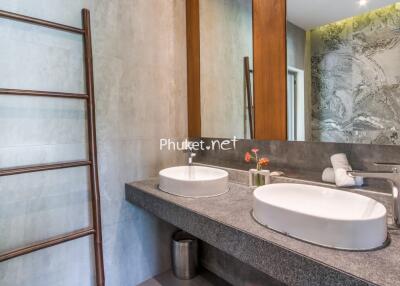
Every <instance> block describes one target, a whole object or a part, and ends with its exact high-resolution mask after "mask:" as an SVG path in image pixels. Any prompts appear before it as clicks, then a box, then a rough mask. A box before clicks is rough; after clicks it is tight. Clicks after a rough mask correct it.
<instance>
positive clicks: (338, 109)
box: [199, 0, 400, 144]
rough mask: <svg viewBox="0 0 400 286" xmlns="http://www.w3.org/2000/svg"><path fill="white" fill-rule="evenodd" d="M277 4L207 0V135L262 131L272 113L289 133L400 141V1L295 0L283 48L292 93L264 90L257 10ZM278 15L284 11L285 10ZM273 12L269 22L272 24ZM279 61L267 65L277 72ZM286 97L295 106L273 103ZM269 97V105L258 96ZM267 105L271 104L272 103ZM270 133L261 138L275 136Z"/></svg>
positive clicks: (203, 21)
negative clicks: (258, 126) (261, 87)
mask: <svg viewBox="0 0 400 286" xmlns="http://www.w3.org/2000/svg"><path fill="white" fill-rule="evenodd" d="M271 1H272V0H271ZM274 1H278V2H279V1H281V0H274ZM282 1H284V0H282ZM255 3H258V5H257V6H255ZM260 3H261V4H260ZM279 3H280V2H279ZM271 5H272V4H271ZM271 5H269V7H268V8H265V7H266V6H268V5H265V2H264V3H263V2H262V1H256V0H254V1H252V0H201V1H199V30H200V41H199V42H200V88H199V89H200V104H199V105H200V115H201V136H203V137H225V138H232V137H233V136H236V137H237V138H254V129H255V124H257V122H260V121H262V119H260V117H264V122H262V124H264V126H262V127H263V128H270V129H273V128H275V125H276V126H277V129H279V130H281V133H283V136H280V137H279V140H285V139H287V140H290V141H314V142H337V143H366V144H400V134H399V132H400V66H399V63H400V2H395V1H393V0H335V1H332V0H287V1H286V10H287V13H286V15H287V19H286V20H287V21H286V56H285V50H284V49H285V48H283V49H282V50H279V51H278V52H277V53H279V54H282V55H283V57H286V62H287V78H286V84H287V89H286V94H284V92H283V93H282V92H273V91H271V90H268V91H266V92H264V93H263V92H260V91H259V90H257V81H259V80H260V79H263V77H261V78H260V72H259V70H260V64H258V59H259V58H260V53H256V52H255V47H257V44H256V42H257V39H258V38H257V37H255V38H254V37H253V35H254V33H255V29H256V28H257V26H254V25H256V24H257V25H259V23H260V21H258V22H257V23H256V22H255V18H254V17H255V15H257V14H256V12H254V13H255V15H254V17H253V11H252V10H254V9H256V8H257V9H260V7H263V9H273V8H271V7H273V5H272V6H271ZM253 6H254V7H253ZM257 13H259V15H260V11H258V12H257ZM264 13H265V14H266V15H268V12H265V11H264ZM282 14H284V13H282ZM271 15H272V16H271ZM270 17H275V18H276V19H274V22H275V21H279V19H278V17H279V15H278V13H276V11H274V13H270ZM264 18H265V17H264ZM259 19H260V18H258V20H259ZM282 19H284V17H283V18H282ZM253 22H254V23H253ZM267 22H268V21H267ZM274 22H271V21H269V22H268V23H267V24H268V25H267V27H268V29H270V28H269V27H271V23H272V26H273V23H274ZM283 23H284V21H283ZM264 26H265V25H264ZM282 27H283V26H282ZM258 28H259V27H258ZM268 29H264V30H265V31H267V32H269V33H270V34H274V33H272V31H269V30H268ZM260 30H261V29H258V31H260ZM257 33H258V32H257ZM284 33H285V28H284V27H283V28H282V31H281V32H280V34H284ZM276 34H277V35H278V36H276V37H279V35H280V34H279V33H276ZM258 37H260V34H258ZM283 38H284V37H283ZM266 43H268V44H269V43H270V44H271V45H275V46H276V45H277V43H276V41H270V40H268V41H264V43H263V44H264V45H265V44H266ZM253 45H254V46H253ZM258 47H259V46H258ZM264 47H265V46H264ZM258 50H259V49H258ZM253 53H254V55H255V57H256V58H255V59H254V60H253ZM277 53H276V54H274V55H267V56H268V57H270V59H267V60H266V61H265V57H264V61H263V63H262V65H261V66H266V65H265V64H264V63H268V62H269V60H271V62H272V63H273V59H272V58H275V57H277ZM257 57H258V58H257ZM253 62H254V63H253ZM253 64H254V66H256V68H255V70H254V72H253ZM267 66H268V65H267ZM283 66H284V65H283ZM278 69H279V68H278V67H277V66H276V65H275V66H274V65H273V64H272V65H271V66H268V67H267V68H266V70H267V72H270V73H275V72H276V70H278ZM263 72H265V70H264V71H263ZM256 74H258V76H257V77H256V78H257V81H256V82H254V80H253V77H255V75H256ZM284 74H285V72H284V71H283V73H282V76H279V78H284ZM265 81H268V78H266V80H265ZM270 81H271V80H270ZM275 81H276V78H275V79H274V82H273V83H271V82H269V83H268V84H269V85H270V86H271V85H274V84H275ZM253 83H254V86H255V87H256V94H255V95H254V89H253ZM283 86H285V84H284V85H283ZM257 91H258V93H257ZM260 97H262V98H261V100H260ZM271 97H273V98H272V100H275V102H272V101H271ZM277 98H280V99H279V100H278V104H280V106H279V108H281V107H282V102H283V107H284V106H285V105H286V114H283V113H284V112H283V111H284V110H285V108H283V109H278V106H275V107H274V104H277ZM260 102H262V103H263V104H264V106H257V105H258V103H260ZM255 103H257V104H256V106H254V105H255ZM266 107H269V108H270V109H269V112H263V110H262V109H264V108H266ZM271 108H272V109H271ZM254 110H258V112H254ZM275 110H279V111H278V112H275V113H274V111H275ZM282 114H283V116H282ZM268 115H271V116H270V118H269V119H268V121H265V116H268ZM277 116H280V118H277V119H276V122H275V121H274V120H275V118H276V117H277ZM285 121H286V123H285ZM255 122H256V123H255ZM265 122H267V123H268V124H266V123H265ZM282 122H283V124H282ZM274 124H275V125H274ZM285 126H286V128H285ZM282 130H283V131H282ZM256 135H257V134H256ZM285 135H286V136H285ZM264 137H265V136H264ZM264 137H262V138H258V137H257V136H256V137H255V138H256V139H276V138H264Z"/></svg>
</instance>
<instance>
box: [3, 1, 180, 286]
mask: <svg viewBox="0 0 400 286" xmlns="http://www.w3.org/2000/svg"><path fill="white" fill-rule="evenodd" d="M83 7H85V8H89V9H90V10H91V16H92V33H93V49H94V76H95V98H96V116H97V118H96V119H97V120H96V121H97V137H98V138H97V141H98V157H99V175H100V190H101V203H102V226H103V249H104V260H105V274H106V283H107V285H109V286H114V285H115V286H124V285H129V286H131V285H137V284H139V283H140V282H142V281H144V280H146V279H148V278H150V277H152V276H154V275H156V274H158V273H160V272H163V271H165V270H167V269H169V268H170V257H169V241H170V240H169V239H170V235H171V233H172V232H173V231H174V228H173V227H172V226H170V225H168V224H166V223H164V222H162V221H160V220H158V219H157V218H155V217H153V216H152V215H150V214H148V213H146V212H144V211H143V210H141V209H139V208H135V207H133V206H132V205H130V204H129V203H127V202H126V201H125V198H124V184H125V183H126V182H130V181H134V180H137V179H142V178H147V177H150V176H154V175H156V174H157V172H158V170H159V169H161V168H163V167H166V166H170V165H174V164H179V162H181V161H182V159H183V158H182V157H179V156H177V154H176V153H174V152H171V153H169V152H160V151H159V138H160V137H167V138H168V137H174V138H184V137H186V132H187V131H186V129H187V128H186V122H187V119H186V31H185V25H184V23H185V1H184V0H130V1H129V0H115V1H106V0H77V1H68V0H20V1H0V9H2V10H8V11H11V12H16V13H21V14H26V15H30V16H33V17H39V18H43V19H47V20H50V21H56V22H60V23H64V24H67V25H72V26H77V27H79V26H81V14H80V11H81V8H83ZM0 37H1V39H2V40H1V41H0V64H1V66H2V68H1V69H0V78H1V83H0V86H1V87H6V88H27V89H41V90H54V91H65V92H83V91H84V77H83V64H82V63H83V59H82V41H81V38H80V36H76V35H72V34H68V33H66V34H64V33H62V32H59V31H53V30H48V29H45V28H43V27H34V26H30V25H27V24H20V23H13V22H10V21H8V20H0ZM85 117H86V114H85V108H84V104H83V102H81V101H79V100H71V101H68V100H62V99H48V98H25V97H18V98H16V97H9V96H7V97H5V96H1V97H0V134H1V136H0V168H3V167H10V166H15V165H25V164H33V163H45V162H56V161H63V160H80V159H84V158H86V157H87V150H86V135H85V134H86V127H85V126H86V121H85ZM0 195H1V197H2V199H1V200H0V251H4V250H8V249H11V248H14V247H18V246H22V245H25V244H26V243H31V242H33V241H36V240H39V239H43V238H48V237H49V236H52V235H57V234H60V233H64V232H67V231H69V230H73V229H76V228H80V227H83V226H87V225H88V223H89V222H90V204H89V196H88V193H87V173H86V169H85V168H74V169H68V170H60V171H51V172H42V173H35V174H26V175H21V176H16V177H4V178H0ZM92 268H93V261H92V243H91V240H90V239H87V238H84V239H79V240H76V241H73V242H70V243H65V244H61V245H59V246H57V247H53V248H48V249H46V250H42V251H38V252H35V253H32V254H29V255H26V256H22V257H19V258H15V259H11V260H8V261H6V262H2V263H0V285H2V286H25V285H32V286H36V285H38V286H39V285H40V286H47V285H55V286H75V285H76V286H81V285H85V286H88V285H93V282H94V277H93V274H94V271H93V269H92Z"/></svg>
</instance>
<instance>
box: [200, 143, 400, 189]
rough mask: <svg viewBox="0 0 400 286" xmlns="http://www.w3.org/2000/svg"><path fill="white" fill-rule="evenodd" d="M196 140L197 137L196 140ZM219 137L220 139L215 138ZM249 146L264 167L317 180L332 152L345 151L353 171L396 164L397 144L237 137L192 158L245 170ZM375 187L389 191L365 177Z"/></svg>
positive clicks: (399, 153) (399, 152) (398, 156)
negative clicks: (231, 145) (228, 146)
mask: <svg viewBox="0 0 400 286" xmlns="http://www.w3.org/2000/svg"><path fill="white" fill-rule="evenodd" d="M197 140H200V139H197ZM202 140H203V141H204V146H211V145H212V140H217V139H214V138H213V139H211V138H202ZM218 140H223V139H218ZM252 148H258V149H259V150H260V151H259V155H260V156H267V157H268V158H269V159H270V165H269V167H267V169H269V170H272V171H284V172H285V173H286V175H288V176H289V177H293V178H300V179H307V180H312V181H321V176H322V171H323V170H324V168H326V167H331V162H330V157H331V156H332V155H333V154H336V153H345V154H346V155H347V157H348V160H349V163H350V165H351V166H352V167H353V169H356V170H370V171H378V170H386V171H390V170H391V168H390V167H383V166H375V165H374V163H375V162H392V163H397V164H400V146H395V145H373V144H344V143H322V142H290V141H262V140H239V141H238V142H236V149H232V150H218V149H217V148H216V150H204V151H200V152H198V154H197V156H196V157H195V161H196V162H198V163H204V164H211V165H217V166H223V167H230V168H236V169H241V170H248V169H250V168H254V167H255V165H254V163H247V162H245V160H244V155H245V153H246V152H249V151H250V150H251V149H252ZM366 181H367V184H370V185H372V186H374V187H375V188H382V191H384V192H391V188H390V186H389V185H387V184H386V183H384V182H383V181H382V180H366Z"/></svg>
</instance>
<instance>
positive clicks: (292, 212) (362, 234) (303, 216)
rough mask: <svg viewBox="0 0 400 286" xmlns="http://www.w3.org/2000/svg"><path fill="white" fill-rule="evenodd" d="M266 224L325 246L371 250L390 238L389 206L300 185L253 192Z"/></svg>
mask: <svg viewBox="0 0 400 286" xmlns="http://www.w3.org/2000/svg"><path fill="white" fill-rule="evenodd" d="M253 197H254V200H253V216H254V218H255V219H256V220H257V221H258V222H259V223H261V224H262V225H264V226H267V227H269V228H271V229H274V230H276V231H279V232H282V233H284V234H287V235H290V236H292V237H295V238H299V239H301V240H304V241H308V242H312V243H315V244H319V245H322V246H327V247H332V248H338V249H346V250H368V249H374V248H378V247H380V246H383V245H384V244H385V242H386V239H387V225H386V208H385V207H384V206H383V205H382V204H381V203H379V202H377V201H375V200H373V199H370V198H368V197H365V196H362V195H358V194H353V193H349V192H345V191H339V190H335V189H329V188H323V187H318V186H310V185H301V184H271V185H267V186H262V187H259V188H257V189H256V190H255V191H254V193H253Z"/></svg>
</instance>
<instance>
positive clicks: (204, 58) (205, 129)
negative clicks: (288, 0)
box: [199, 0, 253, 138]
mask: <svg viewBox="0 0 400 286" xmlns="http://www.w3.org/2000/svg"><path fill="white" fill-rule="evenodd" d="M199 18H200V19H199V24H200V105H201V110H200V111H201V136H203V137H223V138H232V137H233V136H236V137H238V138H249V136H250V132H251V130H250V129H251V128H250V127H251V126H252V125H250V123H249V122H250V121H251V120H250V119H249V108H248V106H249V105H248V104H247V102H248V100H249V98H250V97H248V96H247V95H248V94H249V93H248V91H249V92H250V93H251V90H250V89H251V80H252V77H251V75H250V73H251V69H252V62H253V55H252V54H253V36H252V34H253V33H252V23H253V22H252V0H201V1H199Z"/></svg>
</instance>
